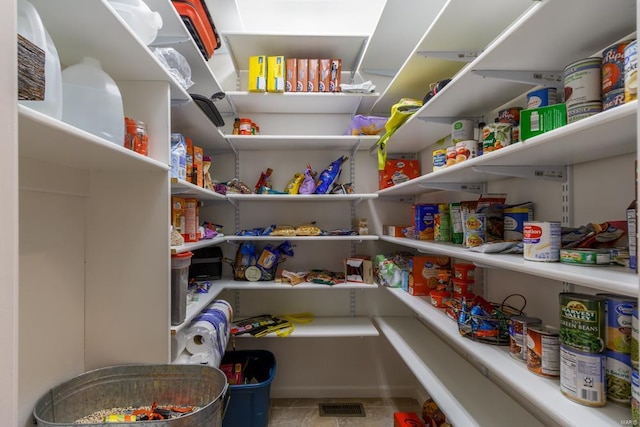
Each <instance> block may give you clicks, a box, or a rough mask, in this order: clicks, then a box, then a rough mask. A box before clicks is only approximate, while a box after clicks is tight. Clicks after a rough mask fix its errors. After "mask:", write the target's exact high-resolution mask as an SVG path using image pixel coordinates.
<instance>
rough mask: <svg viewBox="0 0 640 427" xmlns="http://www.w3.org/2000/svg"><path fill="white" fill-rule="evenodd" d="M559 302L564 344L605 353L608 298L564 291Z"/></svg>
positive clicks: (582, 349)
mask: <svg viewBox="0 0 640 427" xmlns="http://www.w3.org/2000/svg"><path fill="white" fill-rule="evenodd" d="M559 301H560V339H561V341H562V344H563V345H564V346H566V347H569V348H573V349H576V350H579V351H584V352H588V353H602V352H603V351H604V349H605V343H606V328H605V325H606V307H607V299H606V298H604V297H601V296H596V295H589V294H582V293H571V292H562V293H560V295H559Z"/></svg>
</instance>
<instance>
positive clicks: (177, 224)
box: [171, 196, 186, 234]
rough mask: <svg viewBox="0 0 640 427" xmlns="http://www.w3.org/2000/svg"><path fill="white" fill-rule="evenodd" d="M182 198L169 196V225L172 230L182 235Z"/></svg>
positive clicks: (184, 204)
mask: <svg viewBox="0 0 640 427" xmlns="http://www.w3.org/2000/svg"><path fill="white" fill-rule="evenodd" d="M185 206H186V203H185V200H184V197H178V196H171V225H172V226H173V229H174V230H175V231H177V232H178V233H180V234H182V230H183V229H184V210H185Z"/></svg>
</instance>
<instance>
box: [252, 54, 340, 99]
mask: <svg viewBox="0 0 640 427" xmlns="http://www.w3.org/2000/svg"><path fill="white" fill-rule="evenodd" d="M341 72H342V60H341V59H330V58H320V59H316V58H313V59H309V58H285V57H284V56H266V55H256V56H251V57H250V58H249V81H248V89H249V92H340V73H341Z"/></svg>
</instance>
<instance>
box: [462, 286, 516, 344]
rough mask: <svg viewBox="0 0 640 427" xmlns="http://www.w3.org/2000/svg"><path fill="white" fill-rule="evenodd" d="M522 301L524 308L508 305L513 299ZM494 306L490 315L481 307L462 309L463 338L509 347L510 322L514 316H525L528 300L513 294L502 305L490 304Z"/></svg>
mask: <svg viewBox="0 0 640 427" xmlns="http://www.w3.org/2000/svg"><path fill="white" fill-rule="evenodd" d="M514 297H519V298H521V299H522V306H521V307H520V308H516V307H514V306H512V305H509V304H507V301H508V300H509V299H511V298H514ZM489 304H490V305H491V306H492V308H493V309H492V310H491V312H490V313H488V312H487V310H483V309H481V308H480V306H478V305H476V306H473V307H466V308H462V309H461V310H460V311H459V312H458V313H457V314H458V317H457V319H458V331H459V332H460V335H462V336H463V337H467V338H469V339H472V340H474V341H479V342H483V343H487V344H493V345H509V320H510V319H511V317H512V316H522V315H524V312H523V310H524V307H525V306H526V305H527V300H526V299H525V297H524V296H523V295H520V294H511V295H508V296H506V297H505V299H503V300H502V303H500V304H497V303H489Z"/></svg>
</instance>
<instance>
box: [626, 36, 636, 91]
mask: <svg viewBox="0 0 640 427" xmlns="http://www.w3.org/2000/svg"><path fill="white" fill-rule="evenodd" d="M634 99H638V44H637V41H636V40H634V41H632V42H631V43H629V44H628V45H627V46H626V47H625V48H624V101H625V102H631V101H633V100H634Z"/></svg>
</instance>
